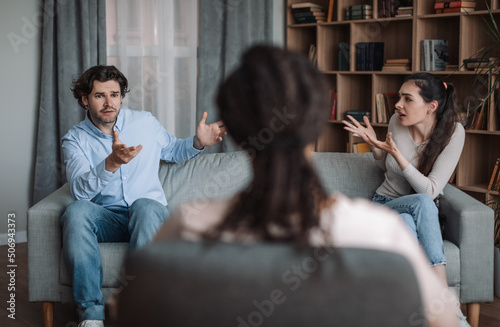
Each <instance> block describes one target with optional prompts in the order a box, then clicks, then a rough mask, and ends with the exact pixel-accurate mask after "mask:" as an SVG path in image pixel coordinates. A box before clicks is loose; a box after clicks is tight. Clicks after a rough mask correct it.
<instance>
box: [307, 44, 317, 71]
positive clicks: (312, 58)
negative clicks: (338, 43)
mask: <svg viewBox="0 0 500 327" xmlns="http://www.w3.org/2000/svg"><path fill="white" fill-rule="evenodd" d="M308 58H309V62H310V63H312V64H313V65H314V66H316V64H317V63H318V49H317V48H316V45H315V44H311V45H310V46H309V55H308Z"/></svg>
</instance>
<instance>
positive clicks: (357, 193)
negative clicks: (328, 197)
mask: <svg viewBox="0 0 500 327" xmlns="http://www.w3.org/2000/svg"><path fill="white" fill-rule="evenodd" d="M313 158H314V159H313V164H314V167H315V168H316V171H317V172H318V175H319V176H320V179H321V181H322V182H323V185H324V187H325V189H326V191H327V192H328V193H333V192H334V191H339V192H342V193H343V194H345V195H346V196H348V197H350V198H366V199H371V198H372V196H373V194H375V190H376V189H377V188H378V187H379V186H380V185H381V184H382V182H383V181H384V171H383V170H382V169H380V168H379V167H378V166H377V164H376V163H375V159H373V155H372V154H371V153H343V154H342V155H338V156H335V155H332V154H331V153H327V152H321V153H320V152H318V153H315V154H314V157H313Z"/></svg>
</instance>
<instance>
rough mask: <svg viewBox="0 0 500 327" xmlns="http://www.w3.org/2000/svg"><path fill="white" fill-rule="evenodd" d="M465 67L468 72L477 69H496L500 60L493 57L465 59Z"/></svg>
mask: <svg viewBox="0 0 500 327" xmlns="http://www.w3.org/2000/svg"><path fill="white" fill-rule="evenodd" d="M463 63H464V66H465V68H466V69H468V70H474V69H476V68H487V67H494V66H496V65H497V63H498V59H497V58H494V57H491V58H469V59H464V61H463Z"/></svg>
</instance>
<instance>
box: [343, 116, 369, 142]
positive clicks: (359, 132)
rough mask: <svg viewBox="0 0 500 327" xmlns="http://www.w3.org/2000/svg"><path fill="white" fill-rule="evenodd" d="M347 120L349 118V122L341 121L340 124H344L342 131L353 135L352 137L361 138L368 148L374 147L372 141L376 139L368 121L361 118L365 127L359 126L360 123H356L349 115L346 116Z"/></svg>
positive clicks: (365, 118) (364, 117)
mask: <svg viewBox="0 0 500 327" xmlns="http://www.w3.org/2000/svg"><path fill="white" fill-rule="evenodd" d="M347 118H349V120H350V121H347V120H343V121H342V123H344V125H345V126H344V129H345V130H347V131H349V132H351V133H353V134H354V136H358V137H361V138H362V139H363V141H365V142H366V143H368V144H369V145H370V146H374V144H373V140H376V139H377V134H376V133H375V130H374V129H373V127H372V125H371V124H370V120H369V119H368V117H366V116H363V121H364V123H365V125H366V126H363V125H361V124H360V122H358V121H357V120H356V119H354V118H353V117H352V116H350V115H347ZM367 135H368V136H369V137H368V136H367Z"/></svg>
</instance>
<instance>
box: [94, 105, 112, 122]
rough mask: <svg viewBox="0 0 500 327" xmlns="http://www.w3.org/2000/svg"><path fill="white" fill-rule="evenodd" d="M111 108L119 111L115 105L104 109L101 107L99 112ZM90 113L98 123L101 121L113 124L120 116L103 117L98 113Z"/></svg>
mask: <svg viewBox="0 0 500 327" xmlns="http://www.w3.org/2000/svg"><path fill="white" fill-rule="evenodd" d="M109 109H112V110H113V111H115V112H118V110H116V108H114V107H106V108H104V109H101V110H100V111H99V112H100V113H101V112H104V111H106V110H109ZM90 115H91V116H92V118H93V119H94V120H95V121H96V123H100V124H113V123H115V122H116V118H117V117H118V114H117V115H116V116H114V117H109V118H102V117H99V116H98V115H94V114H92V113H90Z"/></svg>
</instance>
